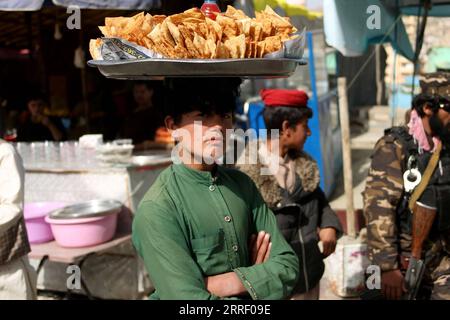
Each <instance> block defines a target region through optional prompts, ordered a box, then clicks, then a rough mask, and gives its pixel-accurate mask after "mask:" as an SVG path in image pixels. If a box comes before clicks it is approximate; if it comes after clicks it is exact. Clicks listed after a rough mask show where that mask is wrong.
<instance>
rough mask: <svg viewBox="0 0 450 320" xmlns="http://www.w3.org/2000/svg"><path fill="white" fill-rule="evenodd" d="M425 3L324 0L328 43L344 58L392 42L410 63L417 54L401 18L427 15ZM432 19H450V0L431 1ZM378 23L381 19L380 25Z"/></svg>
mask: <svg viewBox="0 0 450 320" xmlns="http://www.w3.org/2000/svg"><path fill="white" fill-rule="evenodd" d="M424 2H425V1H423V0H324V8H327V10H324V29H325V35H326V41H327V43H328V44H329V45H330V46H332V47H335V48H336V49H338V50H339V51H340V52H341V53H342V54H343V55H344V56H348V57H354V56H360V55H362V54H363V53H364V52H365V51H366V50H367V48H368V46H369V45H370V44H375V43H384V42H390V43H391V44H392V46H393V47H394V48H395V49H396V50H397V51H398V52H399V53H400V54H402V55H403V56H405V57H406V58H408V59H409V60H414V57H415V52H414V50H413V48H412V45H411V43H410V41H409V38H408V35H407V33H406V30H405V26H404V25H403V22H402V20H401V18H400V17H401V15H420V16H422V15H423V14H424V12H425V10H424V7H423V3H424ZM429 3H430V4H431V8H430V10H429V11H428V12H427V14H428V16H438V17H443V16H450V1H449V0H429ZM376 19H379V23H377V21H376Z"/></svg>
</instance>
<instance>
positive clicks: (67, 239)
mask: <svg viewBox="0 0 450 320" xmlns="http://www.w3.org/2000/svg"><path fill="white" fill-rule="evenodd" d="M117 217H118V213H115V214H110V215H107V216H103V217H92V218H79V219H52V218H50V217H49V216H47V217H46V218H45V221H46V222H48V223H49V224H50V226H51V229H52V232H53V235H54V236H55V240H56V242H57V243H58V245H60V246H61V247H66V248H82V247H90V246H95V245H99V244H102V243H105V242H107V241H109V240H111V239H112V238H113V237H114V234H115V232H116V227H117Z"/></svg>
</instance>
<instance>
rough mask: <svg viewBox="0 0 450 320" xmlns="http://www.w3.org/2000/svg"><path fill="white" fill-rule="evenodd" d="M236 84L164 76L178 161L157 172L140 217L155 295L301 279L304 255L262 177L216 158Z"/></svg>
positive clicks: (282, 292) (278, 292) (249, 290)
mask: <svg viewBox="0 0 450 320" xmlns="http://www.w3.org/2000/svg"><path fill="white" fill-rule="evenodd" d="M239 84H240V80H239V79H235V78H221V79H219V78H217V79H215V78H204V79H192V78H190V79H169V80H166V92H165V98H166V101H165V109H166V110H165V113H166V117H165V124H166V127H167V128H168V129H169V131H171V132H173V133H174V136H175V139H176V140H177V141H178V144H177V145H176V147H175V149H176V151H177V152H176V153H177V154H178V156H179V157H177V158H175V159H173V160H175V161H176V162H178V160H180V163H176V164H173V165H171V166H170V167H169V168H167V169H166V170H164V171H163V172H162V173H161V174H160V176H159V177H158V179H157V180H156V181H155V183H154V184H153V186H152V187H151V188H150V190H149V191H148V192H147V194H146V196H145V197H144V199H143V200H142V202H141V204H140V206H139V208H138V212H137V214H136V216H135V219H134V222H133V243H134V246H135V247H136V249H137V251H138V253H139V255H140V256H141V257H142V258H143V260H144V263H145V266H146V268H147V271H148V273H149V275H150V279H151V281H152V282H153V284H154V286H155V289H156V290H155V292H154V293H153V294H152V295H151V297H150V298H152V299H219V298H239V297H242V298H245V297H247V298H252V299H282V298H286V297H288V296H289V295H290V294H291V291H292V289H293V287H294V285H295V283H296V280H297V276H298V272H299V270H298V258H297V256H296V255H295V253H294V251H293V250H292V248H291V247H290V246H289V244H288V243H287V242H286V240H285V239H284V238H283V235H282V234H281V232H280V231H279V229H278V227H277V222H276V219H275V216H274V215H273V213H272V212H271V211H270V209H269V208H268V207H267V206H266V204H265V203H264V200H263V199H262V198H261V195H260V194H259V192H258V190H257V188H256V186H255V184H254V183H253V182H252V181H251V179H250V178H249V177H248V176H246V175H245V174H243V173H241V172H240V171H238V170H235V169H229V168H225V167H222V166H220V165H218V164H217V162H218V160H217V159H219V158H220V157H221V156H222V155H223V153H224V152H223V151H224V145H225V143H224V137H225V130H226V129H231V127H232V110H233V109H234V106H235V99H236V97H237V95H238V87H239ZM255 234H258V237H257V239H255Z"/></svg>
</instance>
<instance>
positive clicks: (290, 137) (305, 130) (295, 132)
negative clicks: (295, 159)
mask: <svg viewBox="0 0 450 320" xmlns="http://www.w3.org/2000/svg"><path fill="white" fill-rule="evenodd" d="M310 135H311V130H310V129H309V127H308V118H303V119H302V120H301V121H300V122H298V123H297V125H296V126H295V127H293V128H291V127H288V128H287V129H286V130H285V133H284V134H283V135H282V139H283V140H284V142H282V143H283V144H285V145H286V146H287V147H288V148H289V149H294V150H303V147H304V145H305V142H306V139H307V138H308V137H309V136H310Z"/></svg>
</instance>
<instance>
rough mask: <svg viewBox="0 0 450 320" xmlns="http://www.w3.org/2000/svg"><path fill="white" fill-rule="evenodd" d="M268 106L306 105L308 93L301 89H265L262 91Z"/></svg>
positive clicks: (295, 106) (296, 106) (298, 106)
mask: <svg viewBox="0 0 450 320" xmlns="http://www.w3.org/2000/svg"><path fill="white" fill-rule="evenodd" d="M260 94H261V98H262V99H263V101H264V104H265V106H266V107H294V108H302V107H306V105H307V103H308V95H307V94H306V92H304V91H300V90H287V89H263V90H261V92H260Z"/></svg>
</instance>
